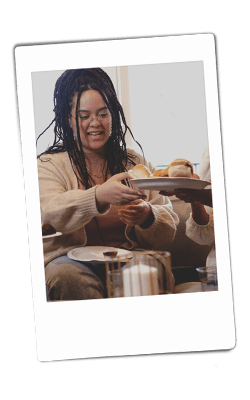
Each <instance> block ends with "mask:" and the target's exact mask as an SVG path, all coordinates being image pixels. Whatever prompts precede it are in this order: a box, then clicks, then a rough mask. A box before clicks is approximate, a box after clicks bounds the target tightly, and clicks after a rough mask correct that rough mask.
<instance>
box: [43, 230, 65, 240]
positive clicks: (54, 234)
mask: <svg viewBox="0 0 250 400" xmlns="http://www.w3.org/2000/svg"><path fill="white" fill-rule="evenodd" d="M61 235H62V232H56V233H53V234H52V235H45V236H43V241H45V240H47V239H52V238H54V237H57V236H61Z"/></svg>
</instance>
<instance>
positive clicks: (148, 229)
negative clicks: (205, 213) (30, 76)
mask: <svg viewBox="0 0 250 400" xmlns="http://www.w3.org/2000/svg"><path fill="white" fill-rule="evenodd" d="M54 113H55V116H54V119H53V121H52V123H51V124H50V125H53V124H54V142H53V144H52V145H51V146H49V147H48V148H47V150H46V151H44V152H43V153H42V154H40V155H39V156H38V175H39V190H40V201H41V217H42V225H45V224H49V225H51V226H52V227H53V228H54V229H55V230H56V232H61V233H62V235H61V236H58V237H55V238H54V237H53V238H51V239H49V240H46V241H44V259H45V278H46V284H47V288H48V295H49V299H50V300H54V301H56V300H77V299H93V298H103V297H105V296H106V285H105V270H104V269H103V267H104V266H98V268H96V266H95V265H93V264H91V263H89V262H87V263H83V262H77V261H75V260H71V259H69V257H68V256H67V254H68V252H69V251H70V250H72V249H73V248H75V247H82V246H86V245H88V246H98V245H99V246H100V245H102V246H103V245H104V246H110V247H117V248H125V249H130V250H132V249H135V248H138V247H139V248H146V249H151V250H154V249H155V250H158V249H159V250H164V249H165V247H166V246H167V244H168V243H170V242H171V241H172V240H173V239H174V236H175V232H176V225H177V224H178V221H179V220H178V217H177V215H176V214H175V213H174V212H173V210H172V205H171V203H170V201H169V199H168V198H166V197H164V196H161V195H159V193H158V192H155V191H153V192H151V191H149V190H146V191H140V190H138V189H134V188H132V187H131V186H130V184H129V182H128V178H129V174H128V170H130V169H132V168H133V166H135V165H137V164H144V165H145V166H146V167H147V168H148V169H149V170H150V171H151V172H153V171H154V170H155V168H154V167H153V166H152V165H151V164H150V163H148V162H147V161H146V160H145V158H144V157H143V156H142V155H140V154H138V153H136V152H135V151H134V150H127V147H126V141H125V134H126V133H128V132H129V133H130V135H131V137H132V138H133V139H134V137H133V134H132V132H131V130H130V128H129V127H128V126H127V123H126V119H125V116H124V112H123V109H122V106H121V104H120V103H119V101H118V98H117V95H116V92H115V89H114V85H113V83H112V81H111V79H110V78H109V76H108V75H107V74H106V73H105V72H104V71H103V70H102V69H100V68H90V69H79V70H67V71H65V72H64V73H63V74H62V75H61V76H60V77H59V78H58V80H57V82H56V85H55V91H54ZM45 131H46V129H45ZM45 131H44V132H45ZM44 132H43V133H44ZM43 133H42V134H41V135H43ZM41 135H40V136H41ZM39 139H40V137H38V140H39ZM134 140H135V139H134ZM136 143H137V142H136ZM137 144H138V145H139V143H137ZM139 146H140V145H139ZM141 150H142V149H141ZM170 273H171V272H170Z"/></svg>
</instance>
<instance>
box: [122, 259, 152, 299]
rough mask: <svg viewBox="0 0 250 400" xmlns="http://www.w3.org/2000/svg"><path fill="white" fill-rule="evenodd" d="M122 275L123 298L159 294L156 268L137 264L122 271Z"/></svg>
mask: <svg viewBox="0 0 250 400" xmlns="http://www.w3.org/2000/svg"><path fill="white" fill-rule="evenodd" d="M122 273H123V289H124V297H131V296H149V295H152V294H159V289H158V279H157V276H158V271H157V268H155V267H149V266H148V265H143V264H139V265H133V266H132V267H129V268H125V269H123V271H122Z"/></svg>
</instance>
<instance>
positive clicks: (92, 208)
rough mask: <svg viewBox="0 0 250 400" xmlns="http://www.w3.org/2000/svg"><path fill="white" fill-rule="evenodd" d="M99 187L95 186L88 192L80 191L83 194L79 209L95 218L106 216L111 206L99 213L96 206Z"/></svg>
mask: <svg viewBox="0 0 250 400" xmlns="http://www.w3.org/2000/svg"><path fill="white" fill-rule="evenodd" d="M97 186H99V185H96V186H93V187H92V188H90V189H87V190H79V192H82V193H81V196H80V200H81V201H80V203H79V209H80V210H82V211H84V213H87V214H90V215H93V216H97V217H98V216H100V215H105V214H107V213H108V212H109V210H110V205H108V206H107V208H106V209H105V210H104V211H103V212H101V213H100V212H99V211H98V209H97V206H96V188H97Z"/></svg>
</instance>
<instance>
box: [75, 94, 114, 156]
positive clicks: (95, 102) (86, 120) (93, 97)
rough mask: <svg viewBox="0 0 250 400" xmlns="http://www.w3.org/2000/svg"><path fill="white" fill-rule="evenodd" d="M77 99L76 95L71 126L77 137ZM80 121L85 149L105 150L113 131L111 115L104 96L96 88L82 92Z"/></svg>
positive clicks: (79, 110)
mask: <svg viewBox="0 0 250 400" xmlns="http://www.w3.org/2000/svg"><path fill="white" fill-rule="evenodd" d="M76 101H77V96H76V95H75V97H74V99H73V107H72V110H71V118H70V126H71V128H72V129H73V132H74V135H75V137H76V138H77V127H76V119H75V109H76ZM78 121H79V130H80V139H81V142H82V147H83V150H84V151H87V152H88V151H91V152H93V151H94V152H98V151H100V150H103V149H104V146H105V144H106V142H107V140H108V138H109V135H110V132H111V115H110V112H109V110H108V107H107V105H106V104H105V102H104V101H103V98H102V96H101V95H100V93H99V92H97V91H96V90H92V89H90V90H87V91H86V92H83V93H82V95H81V98H80V101H79V108H78Z"/></svg>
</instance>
